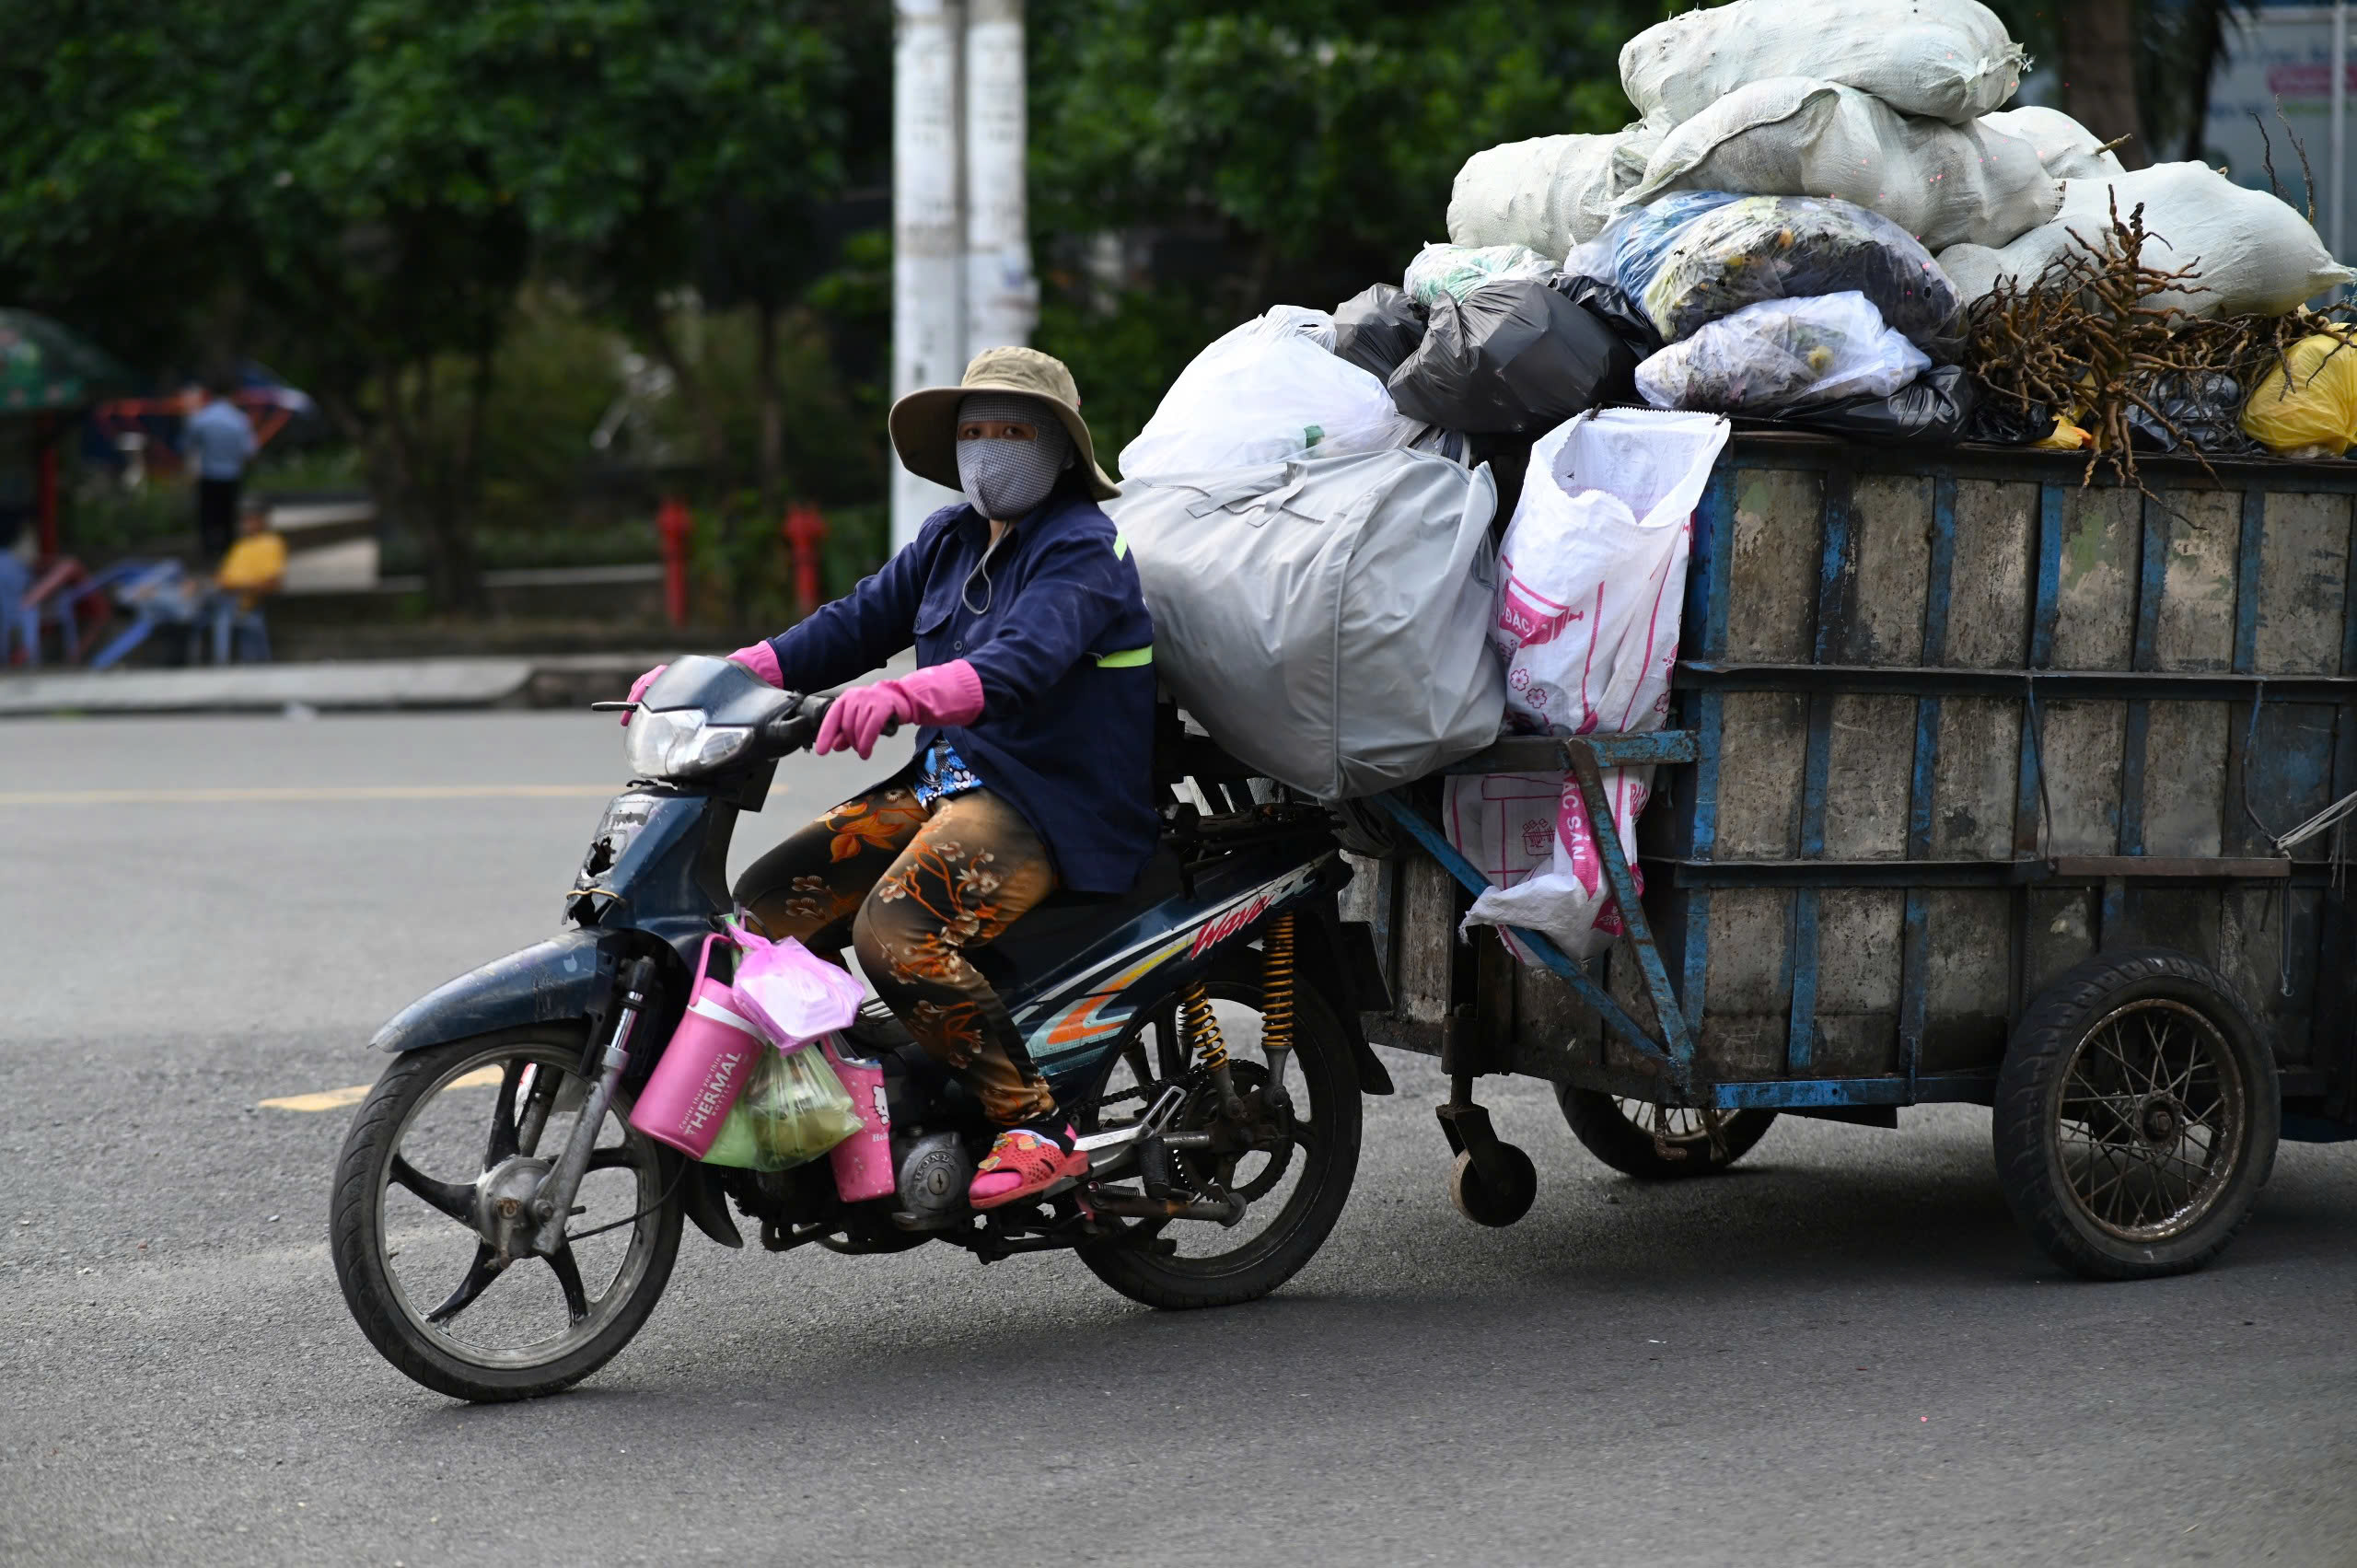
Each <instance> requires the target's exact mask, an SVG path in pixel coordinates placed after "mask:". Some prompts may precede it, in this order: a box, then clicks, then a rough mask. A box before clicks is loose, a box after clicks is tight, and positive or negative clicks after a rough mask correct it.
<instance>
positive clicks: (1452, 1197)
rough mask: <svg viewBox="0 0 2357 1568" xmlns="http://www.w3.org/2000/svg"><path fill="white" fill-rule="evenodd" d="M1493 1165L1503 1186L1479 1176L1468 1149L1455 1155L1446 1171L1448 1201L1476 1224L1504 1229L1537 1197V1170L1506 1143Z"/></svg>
mask: <svg viewBox="0 0 2357 1568" xmlns="http://www.w3.org/2000/svg"><path fill="white" fill-rule="evenodd" d="M1495 1164H1496V1166H1497V1167H1499V1168H1501V1169H1503V1170H1504V1173H1505V1177H1506V1179H1505V1180H1504V1183H1492V1180H1491V1179H1490V1178H1488V1177H1486V1176H1484V1175H1482V1174H1481V1168H1480V1167H1479V1166H1477V1165H1475V1164H1474V1163H1473V1152H1472V1151H1471V1150H1470V1149H1468V1150H1467V1151H1466V1152H1465V1153H1463V1154H1461V1155H1459V1156H1457V1163H1456V1164H1454V1165H1452V1166H1451V1167H1449V1170H1448V1201H1449V1202H1452V1203H1454V1204H1456V1205H1457V1213H1458V1214H1463V1215H1464V1216H1465V1217H1466V1218H1467V1219H1469V1220H1471V1221H1472V1222H1473V1223H1474V1224H1475V1225H1488V1226H1490V1227H1491V1228H1492V1229H1504V1227H1505V1226H1507V1225H1512V1224H1514V1222H1515V1221H1516V1220H1518V1219H1520V1218H1522V1216H1523V1215H1525V1214H1528V1213H1530V1205H1531V1203H1532V1202H1535V1201H1536V1200H1537V1199H1538V1167H1537V1166H1535V1165H1532V1164H1531V1163H1530V1156H1528V1155H1527V1154H1524V1153H1523V1152H1522V1151H1521V1150H1520V1149H1518V1148H1516V1147H1515V1146H1514V1145H1513V1144H1506V1143H1501V1144H1498V1145H1497V1159H1496V1161H1495Z"/></svg>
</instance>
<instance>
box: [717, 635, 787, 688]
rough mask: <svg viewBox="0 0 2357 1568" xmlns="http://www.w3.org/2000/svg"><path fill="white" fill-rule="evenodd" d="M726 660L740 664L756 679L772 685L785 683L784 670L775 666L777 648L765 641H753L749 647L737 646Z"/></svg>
mask: <svg viewBox="0 0 2357 1568" xmlns="http://www.w3.org/2000/svg"><path fill="white" fill-rule="evenodd" d="M728 662H729V663H730V664H734V665H741V666H743V667H744V668H746V669H747V670H749V671H750V672H751V674H752V677H753V679H756V680H761V681H766V682H767V683H768V684H770V685H772V686H783V685H784V684H785V672H784V670H782V669H780V668H778V667H777V650H776V649H775V648H773V647H771V646H770V645H768V644H767V643H755V644H754V645H752V646H751V647H749V648H738V649H737V651H736V652H735V653H733V654H730V655H729V656H728Z"/></svg>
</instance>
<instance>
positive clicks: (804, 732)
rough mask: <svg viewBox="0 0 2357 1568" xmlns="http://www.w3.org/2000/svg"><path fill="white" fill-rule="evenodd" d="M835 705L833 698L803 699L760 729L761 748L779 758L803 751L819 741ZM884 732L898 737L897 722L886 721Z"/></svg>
mask: <svg viewBox="0 0 2357 1568" xmlns="http://www.w3.org/2000/svg"><path fill="white" fill-rule="evenodd" d="M834 705H835V699H834V698H832V697H825V696H813V697H805V698H803V699H802V700H801V701H800V702H798V703H794V704H793V705H792V706H790V707H788V708H786V709H785V710H784V711H783V712H781V713H780V714H777V715H776V716H775V717H774V718H772V719H771V720H770V721H769V722H768V723H767V724H764V725H763V726H761V745H762V747H763V748H764V749H769V750H773V751H775V752H776V753H777V754H778V755H779V756H781V757H783V756H784V755H786V754H787V753H789V752H793V751H799V750H801V749H804V748H805V747H807V746H808V745H809V744H810V743H811V742H812V741H815V740H817V739H818V738H819V726H821V725H822V724H824V723H825V722H826V717H827V710H828V709H829V708H831V707H833V706H834ZM883 732H884V733H885V734H886V735H898V734H900V720H899V719H891V720H888V721H887V722H886V724H885V726H884V731H883Z"/></svg>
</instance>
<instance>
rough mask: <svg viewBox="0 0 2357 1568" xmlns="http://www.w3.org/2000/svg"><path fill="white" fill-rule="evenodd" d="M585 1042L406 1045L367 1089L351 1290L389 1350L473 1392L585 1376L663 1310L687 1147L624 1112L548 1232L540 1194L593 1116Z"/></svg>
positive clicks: (437, 1382) (341, 1187)
mask: <svg viewBox="0 0 2357 1568" xmlns="http://www.w3.org/2000/svg"><path fill="white" fill-rule="evenodd" d="M580 1063H581V1043H580V1040H579V1039H578V1037H577V1036H576V1037H575V1038H573V1039H570V1040H568V1039H565V1038H563V1034H562V1033H561V1032H558V1031H554V1030H551V1029H548V1028H542V1029H540V1030H517V1031H509V1032H507V1033H503V1034H497V1035H485V1036H482V1037H481V1038H479V1039H475V1040H458V1041H454V1042H452V1043H451V1044H448V1045H441V1046H435V1047H433V1048H431V1049H430V1050H425V1051H412V1052H411V1053H409V1054H407V1055H404V1056H402V1057H401V1058H399V1059H398V1060H396V1061H395V1062H394V1063H393V1065H392V1066H391V1067H390V1068H389V1069H387V1071H386V1073H385V1075H384V1076H383V1077H382V1078H380V1079H378V1080H377V1086H376V1087H375V1088H374V1089H372V1090H371V1091H370V1092H369V1095H368V1098H366V1099H365V1100H363V1101H362V1102H361V1105H360V1109H359V1112H358V1114H357V1115H356V1116H355V1117H354V1119H353V1124H352V1132H350V1134H349V1135H348V1136H347V1137H346V1138H345V1140H344V1144H343V1156H342V1158H341V1159H340V1160H339V1162H338V1164H337V1167H336V1182H335V1198H334V1202H333V1203H332V1205H331V1210H330V1214H329V1234H330V1237H331V1246H332V1249H333V1252H334V1255H335V1269H336V1278H337V1279H338V1281H339V1282H341V1283H342V1284H343V1299H344V1301H345V1303H346V1304H347V1305H348V1306H349V1307H351V1309H352V1315H353V1317H354V1319H355V1320H356V1321H358V1323H359V1325H360V1328H361V1331H362V1332H364V1333H366V1335H367V1336H368V1338H369V1341H370V1342H372V1343H373V1344H375V1345H376V1347H377V1350H378V1351H380V1352H381V1353H383V1354H384V1356H385V1359H386V1360H388V1361H389V1362H391V1363H392V1364H393V1365H395V1366H397V1367H399V1368H401V1371H403V1372H405V1373H407V1374H408V1375H409V1376H411V1377H412V1378H414V1379H416V1380H417V1381H418V1382H420V1383H423V1384H424V1385H425V1386H426V1387H427V1388H432V1389H435V1391H437V1392H439V1393H444V1394H448V1395H451V1396H452V1397H453V1398H456V1399H461V1400H521V1399H529V1398H531V1397H532V1396H534V1395H538V1394H549V1393H553V1392H555V1391H556V1390H557V1389H560V1388H565V1387H566V1386H568V1385H570V1384H573V1383H575V1382H578V1381H579V1380H580V1379H582V1378H584V1377H586V1376H588V1375H589V1374H590V1373H592V1372H595V1371H596V1370H597V1369H598V1367H600V1366H602V1365H605V1363H606V1362H607V1361H608V1360H609V1359H610V1357H611V1356H612V1355H613V1354H614V1353H615V1352H617V1351H619V1350H621V1348H622V1346H623V1345H625V1344H627V1343H629V1342H630V1340H631V1336H632V1335H633V1334H635V1333H637V1332H638V1330H639V1327H640V1325H642V1324H643V1323H644V1322H645V1321H646V1318H647V1314H648V1313H650V1312H652V1311H653V1310H654V1309H655V1303H656V1300H657V1299H658V1298H659V1297H660V1296H661V1295H662V1294H663V1287H664V1286H665V1284H667V1283H668V1282H669V1280H670V1277H671V1262H672V1260H673V1258H674V1257H675V1256H676V1255H677V1253H678V1251H679V1222H680V1214H681V1209H680V1204H679V1193H678V1191H677V1188H678V1180H677V1178H678V1176H679V1170H680V1165H681V1162H680V1161H679V1159H678V1158H677V1156H673V1155H672V1154H671V1153H670V1151H668V1150H667V1149H665V1148H663V1147H662V1146H661V1145H659V1144H656V1143H654V1142H652V1141H651V1140H649V1139H647V1138H646V1137H644V1135H642V1134H641V1133H639V1132H634V1131H633V1130H632V1129H631V1128H630V1127H629V1126H628V1125H627V1124H626V1123H625V1122H624V1121H622V1119H621V1112H620V1111H619V1110H610V1111H609V1112H608V1113H607V1117H606V1121H605V1124H604V1125H603V1126H602V1127H601V1128H599V1130H598V1143H597V1144H596V1152H595V1153H594V1154H593V1155H592V1156H591V1157H590V1161H589V1168H588V1172H587V1174H586V1175H585V1176H584V1177H583V1178H582V1181H581V1187H580V1190H579V1191H578V1192H577V1193H576V1194H575V1198H574V1214H573V1217H572V1219H571V1221H570V1222H569V1223H568V1225H566V1227H565V1234H566V1237H567V1240H566V1242H565V1245H563V1247H561V1248H560V1249H558V1250H557V1251H556V1253H555V1254H554V1255H553V1256H552V1257H546V1258H543V1257H540V1256H539V1255H538V1254H536V1253H535V1252H534V1251H533V1250H532V1249H531V1247H530V1244H529V1237H530V1235H531V1231H532V1228H533V1219H532V1214H531V1201H532V1198H533V1197H534V1195H535V1194H536V1192H537V1191H538V1189H539V1187H540V1182H541V1180H542V1179H544V1178H545V1177H546V1176H547V1174H548V1172H549V1170H550V1168H551V1167H552V1166H553V1165H554V1164H555V1163H556V1159H557V1156H559V1155H560V1154H562V1153H563V1149H564V1146H565V1144H566V1142H567V1141H568V1140H569V1139H570V1138H571V1137H572V1135H573V1130H574V1127H575V1123H576V1122H577V1121H579V1117H580V1108H581V1104H582V1101H583V1099H584V1098H585V1095H586V1089H587V1087H588V1086H587V1084H586V1082H585V1081H584V1080H583V1079H582V1078H581V1076H580V1075H579V1072H578V1069H579V1066H580Z"/></svg>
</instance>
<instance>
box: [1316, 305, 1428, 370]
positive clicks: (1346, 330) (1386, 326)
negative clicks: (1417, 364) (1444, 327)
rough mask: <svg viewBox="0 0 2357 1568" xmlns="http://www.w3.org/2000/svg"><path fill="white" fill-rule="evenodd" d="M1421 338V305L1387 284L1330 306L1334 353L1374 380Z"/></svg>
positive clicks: (1394, 367)
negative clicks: (1332, 309)
mask: <svg viewBox="0 0 2357 1568" xmlns="http://www.w3.org/2000/svg"><path fill="white" fill-rule="evenodd" d="M1423 341H1424V308H1423V307H1422V306H1421V305H1419V304H1417V303H1416V302H1415V301H1414V300H1413V299H1411V298H1410V297H1409V296H1407V295H1405V294H1403V293H1401V292H1400V291H1399V289H1396V288H1394V287H1392V286H1391V285H1389V284H1387V283H1379V284H1376V285H1375V286H1374V287H1372V288H1368V289H1363V290H1361V291H1360V292H1359V293H1357V294H1354V295H1353V296H1351V297H1350V298H1348V299H1345V300H1344V301H1342V303H1341V304H1340V305H1337V306H1336V307H1334V352H1335V353H1336V354H1340V355H1341V356H1342V357H1343V358H1344V359H1347V360H1349V361H1350V362H1351V363H1352V364H1353V365H1355V366H1358V367H1359V368H1360V369H1362V370H1364V371H1365V372H1367V373H1368V374H1369V375H1371V376H1373V377H1375V378H1376V380H1378V381H1388V380H1390V379H1391V373H1392V372H1393V371H1395V370H1397V369H1399V362H1400V361H1401V360H1403V359H1406V358H1407V357H1408V356H1409V355H1410V354H1413V353H1415V352H1416V345H1417V344H1418V343H1422V342H1423Z"/></svg>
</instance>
